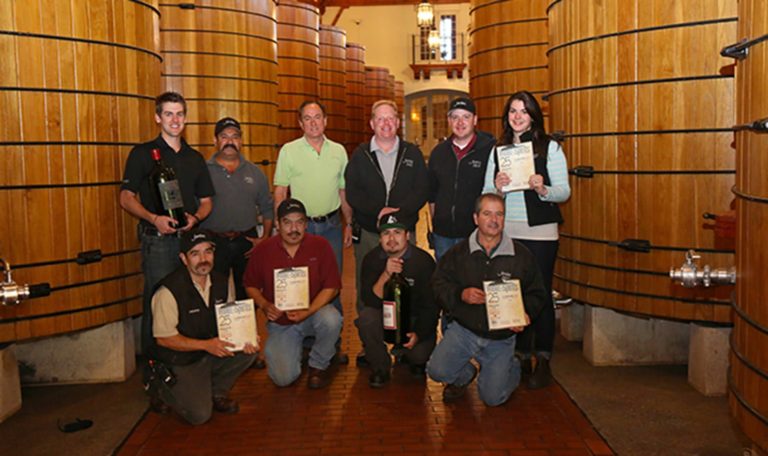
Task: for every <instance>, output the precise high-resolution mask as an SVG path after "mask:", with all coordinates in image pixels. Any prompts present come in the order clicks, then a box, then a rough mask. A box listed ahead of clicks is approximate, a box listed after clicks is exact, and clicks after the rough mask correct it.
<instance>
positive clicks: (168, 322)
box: [149, 230, 257, 425]
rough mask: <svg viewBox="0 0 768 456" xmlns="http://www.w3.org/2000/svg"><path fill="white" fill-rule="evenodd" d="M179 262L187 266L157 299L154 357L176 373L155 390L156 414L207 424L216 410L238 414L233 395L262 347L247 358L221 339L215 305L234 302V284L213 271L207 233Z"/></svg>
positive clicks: (186, 240) (185, 241)
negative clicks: (169, 412) (166, 413)
mask: <svg viewBox="0 0 768 456" xmlns="http://www.w3.org/2000/svg"><path fill="white" fill-rule="evenodd" d="M180 247H181V248H180V250H181V252H182V253H180V254H179V258H180V259H181V261H182V263H183V264H184V266H183V267H180V268H178V269H177V270H175V271H174V272H172V273H171V274H169V275H168V276H166V277H165V278H164V279H163V280H162V281H161V282H160V288H158V289H157V291H156V292H155V294H154V296H153V297H152V317H153V327H152V331H153V335H154V338H155V339H154V340H155V343H154V344H153V345H152V346H151V347H150V350H149V357H150V358H151V359H153V360H155V361H157V362H158V363H159V365H162V366H165V367H167V368H169V369H170V371H171V373H172V374H173V376H174V377H175V379H176V381H175V384H173V382H172V381H171V382H162V380H161V381H160V382H158V380H159V379H156V380H155V381H154V383H153V385H152V387H153V390H154V389H155V388H156V391H157V394H156V397H155V398H154V401H155V402H154V403H153V408H154V409H155V410H159V409H161V405H160V404H158V403H157V401H158V400H160V401H162V402H163V403H164V404H167V406H170V408H171V409H173V410H174V411H175V412H176V413H178V414H179V415H180V416H181V417H182V418H184V419H185V420H187V421H188V422H189V423H190V424H194V425H197V424H203V423H205V422H206V421H208V420H209V419H210V418H211V413H212V410H216V411H217V412H221V413H237V411H238V409H239V407H238V405H237V402H235V401H234V400H231V399H229V398H227V393H228V392H229V390H230V389H231V388H232V386H233V385H234V383H235V381H236V380H237V378H238V377H239V376H240V374H242V373H243V371H245V369H247V368H248V366H250V365H251V363H253V361H254V359H255V358H256V355H255V353H256V350H257V347H254V346H252V345H246V347H245V349H244V350H243V352H242V353H234V352H232V351H230V347H231V346H232V344H230V343H229V342H225V341H223V340H221V339H219V337H218V329H217V325H216V313H215V305H216V304H220V303H222V302H229V301H231V300H233V299H234V286H233V284H232V282H231V281H230V280H229V278H228V277H227V276H225V275H223V274H220V273H218V272H216V271H212V268H213V251H214V243H213V241H212V239H211V237H210V235H208V234H207V233H206V232H204V231H198V230H194V231H190V232H188V233H185V234H184V235H183V236H182V238H181V241H180Z"/></svg>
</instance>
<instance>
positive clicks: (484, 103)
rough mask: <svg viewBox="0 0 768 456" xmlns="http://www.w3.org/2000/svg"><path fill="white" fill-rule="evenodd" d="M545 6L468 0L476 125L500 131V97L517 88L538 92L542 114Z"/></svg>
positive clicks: (542, 0) (537, 1) (541, 0)
mask: <svg viewBox="0 0 768 456" xmlns="http://www.w3.org/2000/svg"><path fill="white" fill-rule="evenodd" d="M546 6H547V1H546V0H532V1H524V2H521V1H518V0H502V1H499V0H473V1H472V2H471V4H470V17H471V27H470V32H469V72H470V78H469V87H470V88H469V92H470V95H471V96H472V98H473V99H474V100H475V103H476V105H477V115H478V122H477V126H478V128H479V129H481V130H484V131H488V132H491V133H493V134H494V135H495V136H499V135H500V134H501V121H500V117H501V114H502V111H503V108H504V103H505V102H506V101H507V98H509V96H510V95H511V94H513V93H515V92H517V91H519V90H528V91H529V92H531V93H533V94H534V95H535V96H536V97H537V99H538V101H539V103H540V104H541V106H542V110H543V111H544V114H545V119H546V117H547V113H548V105H547V102H546V101H544V100H543V99H542V97H543V96H544V95H545V94H546V93H547V91H548V90H549V73H548V69H547V55H546V51H547V44H548V32H547V15H546V12H545V10H546Z"/></svg>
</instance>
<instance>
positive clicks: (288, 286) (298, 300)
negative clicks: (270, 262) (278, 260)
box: [275, 266, 309, 312]
mask: <svg viewBox="0 0 768 456" xmlns="http://www.w3.org/2000/svg"><path fill="white" fill-rule="evenodd" d="M275 306H276V307H277V308H278V309H280V310H282V311H283V312H285V311H288V310H306V309H309V268H308V267H306V266H302V267H298V268H284V269H275Z"/></svg>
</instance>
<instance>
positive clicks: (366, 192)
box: [344, 139, 429, 232]
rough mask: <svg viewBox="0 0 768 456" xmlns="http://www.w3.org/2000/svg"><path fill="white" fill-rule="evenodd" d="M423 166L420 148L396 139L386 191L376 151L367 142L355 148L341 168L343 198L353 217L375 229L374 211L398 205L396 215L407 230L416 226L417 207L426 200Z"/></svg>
mask: <svg viewBox="0 0 768 456" xmlns="http://www.w3.org/2000/svg"><path fill="white" fill-rule="evenodd" d="M427 179H428V177H427V166H426V164H425V163H424V157H423V156H422V155H421V150H419V148H418V147H417V146H416V145H414V144H411V143H409V142H406V141H403V140H402V139H401V140H400V148H399V150H398V151H397V164H396V165H395V174H394V177H393V179H392V189H391V190H390V192H389V194H387V186H386V184H385V182H384V176H383V175H382V174H381V168H380V167H379V162H378V160H377V159H376V154H375V153H374V152H371V145H370V143H369V142H366V143H361V144H360V145H359V146H357V148H356V149H355V152H354V153H353V155H352V158H351V159H350V160H349V163H348V164H347V169H346V171H345V172H344V180H345V181H346V194H347V202H348V203H349V205H350V206H352V209H353V210H354V217H355V221H357V223H359V224H360V226H361V227H363V228H364V229H365V230H367V231H372V232H378V231H379V230H378V228H377V226H376V225H377V223H378V215H379V212H380V211H381V209H382V208H383V207H397V208H400V213H399V216H400V217H399V218H400V221H402V222H403V223H404V224H405V225H406V226H407V227H408V229H409V230H414V229H415V228H416V222H417V221H418V220H419V210H420V209H421V208H422V207H423V206H424V203H426V201H427V193H428V192H429V183H428V180H427Z"/></svg>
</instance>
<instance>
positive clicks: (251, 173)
mask: <svg viewBox="0 0 768 456" xmlns="http://www.w3.org/2000/svg"><path fill="white" fill-rule="evenodd" d="M214 141H215V142H214V144H215V146H216V153H215V154H214V155H213V156H212V157H211V158H210V159H209V160H208V171H209V172H210V174H211V180H212V181H213V188H214V189H215V190H216V195H214V197H213V210H212V211H211V213H210V215H208V218H206V219H205V220H204V221H203V223H202V224H201V225H200V226H201V227H202V228H204V229H206V230H209V231H211V232H212V233H213V235H214V240H215V241H216V256H215V259H214V262H213V268H214V269H215V270H216V271H219V272H221V273H222V274H225V275H229V273H230V270H231V271H232V277H233V278H234V281H235V296H236V298H237V299H246V298H247V295H246V294H245V287H243V273H244V272H245V266H246V265H247V264H248V256H249V255H250V253H251V251H252V250H253V248H254V247H255V246H256V245H258V244H259V243H260V242H261V241H263V240H264V239H266V238H268V237H269V236H270V234H271V233H272V219H273V207H272V194H271V193H270V192H269V183H268V182H267V177H266V176H265V175H264V173H263V172H262V171H261V169H260V168H259V167H258V166H257V165H255V164H254V163H252V162H250V161H248V160H247V159H246V158H245V157H244V156H243V153H242V150H243V136H242V129H241V128H240V122H238V121H237V120H235V119H233V118H232V117H224V118H222V119H220V120H219V121H218V122H216V127H215V129H214ZM259 216H261V217H262V219H263V225H262V227H261V232H259V227H258V226H257V223H258V222H257V219H258V218H259ZM253 367H255V368H257V369H264V367H265V364H264V360H263V359H261V358H258V359H256V362H254V363H253Z"/></svg>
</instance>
